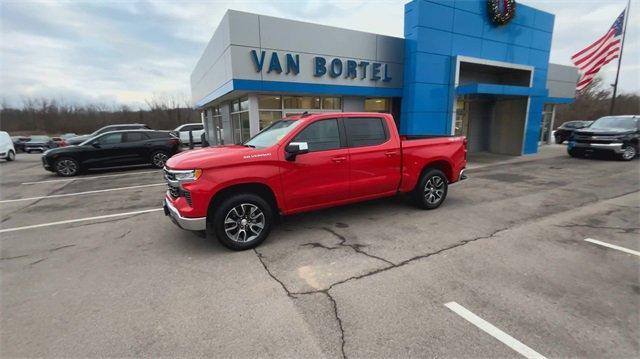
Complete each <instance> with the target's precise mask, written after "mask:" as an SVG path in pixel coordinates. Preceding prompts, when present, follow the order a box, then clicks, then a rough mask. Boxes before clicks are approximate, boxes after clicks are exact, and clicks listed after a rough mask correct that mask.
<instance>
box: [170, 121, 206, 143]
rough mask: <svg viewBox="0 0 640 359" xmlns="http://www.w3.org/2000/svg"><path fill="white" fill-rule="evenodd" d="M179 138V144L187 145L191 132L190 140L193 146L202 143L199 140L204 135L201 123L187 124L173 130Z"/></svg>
mask: <svg viewBox="0 0 640 359" xmlns="http://www.w3.org/2000/svg"><path fill="white" fill-rule="evenodd" d="M174 131H175V132H177V133H178V135H179V137H180V142H182V143H183V144H188V143H189V132H191V140H192V141H193V143H195V144H200V143H202V140H201V138H200V136H201V135H203V134H204V126H203V125H202V124H201V123H187V124H184V125H180V126H178V127H176V129H175V130H174Z"/></svg>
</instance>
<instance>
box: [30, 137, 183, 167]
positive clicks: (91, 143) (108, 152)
mask: <svg viewBox="0 0 640 359" xmlns="http://www.w3.org/2000/svg"><path fill="white" fill-rule="evenodd" d="M179 148H180V140H179V139H178V138H176V137H175V136H173V135H172V134H171V133H170V132H167V131H153V130H126V131H113V132H107V133H104V134H101V135H98V136H96V137H92V138H90V139H88V140H86V141H85V142H83V143H81V144H80V145H78V146H67V147H60V148H56V149H53V150H50V151H47V152H45V153H44V155H42V165H43V167H44V168H45V169H46V170H47V171H51V172H55V173H57V174H58V175H60V176H64V177H67V176H75V175H77V174H78V173H80V172H81V171H83V170H86V169H91V168H111V167H122V166H130V165H141V164H147V163H148V164H151V165H153V166H154V167H157V168H162V167H163V166H164V163H165V162H166V161H167V159H168V158H169V157H171V156H173V155H174V154H175V153H176V152H177V151H178V150H179Z"/></svg>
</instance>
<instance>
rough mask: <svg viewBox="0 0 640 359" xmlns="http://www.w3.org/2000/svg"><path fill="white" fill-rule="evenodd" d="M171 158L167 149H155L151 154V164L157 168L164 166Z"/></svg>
mask: <svg viewBox="0 0 640 359" xmlns="http://www.w3.org/2000/svg"><path fill="white" fill-rule="evenodd" d="M168 159H169V154H168V153H167V152H165V151H155V152H154V153H152V154H151V164H152V165H153V167H155V168H162V167H164V164H165V163H166V162H167V160H168Z"/></svg>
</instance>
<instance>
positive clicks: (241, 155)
mask: <svg viewBox="0 0 640 359" xmlns="http://www.w3.org/2000/svg"><path fill="white" fill-rule="evenodd" d="M275 156H276V154H275V151H274V150H273V149H272V148H251V147H245V146H240V145H229V146H213V147H207V148H202V149H199V150H191V151H185V152H181V153H179V154H177V155H174V156H173V157H171V158H170V159H169V160H168V161H167V163H166V167H167V168H169V169H172V170H190V169H194V168H202V169H207V168H213V167H220V166H227V165H231V164H240V163H244V162H247V161H258V160H261V159H262V160H264V159H266V158H271V159H275Z"/></svg>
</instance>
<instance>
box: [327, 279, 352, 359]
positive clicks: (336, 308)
mask: <svg viewBox="0 0 640 359" xmlns="http://www.w3.org/2000/svg"><path fill="white" fill-rule="evenodd" d="M322 293H324V294H325V295H326V296H327V298H329V300H330V301H331V304H333V315H334V316H335V318H336V322H337V323H338V329H340V352H341V353H342V358H343V359H346V358H347V355H346V354H345V352H344V344H345V341H344V328H343V326H342V318H340V313H338V303H336V300H335V299H334V298H333V296H332V295H331V293H329V291H328V290H326V291H323V292H322Z"/></svg>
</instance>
